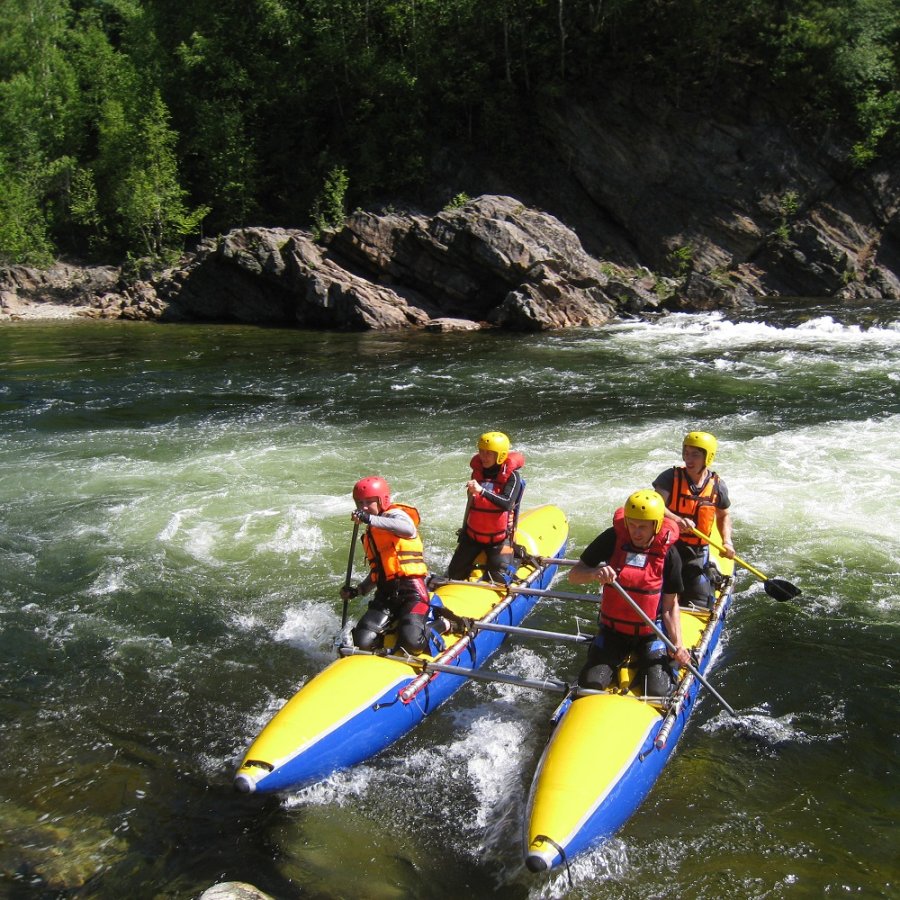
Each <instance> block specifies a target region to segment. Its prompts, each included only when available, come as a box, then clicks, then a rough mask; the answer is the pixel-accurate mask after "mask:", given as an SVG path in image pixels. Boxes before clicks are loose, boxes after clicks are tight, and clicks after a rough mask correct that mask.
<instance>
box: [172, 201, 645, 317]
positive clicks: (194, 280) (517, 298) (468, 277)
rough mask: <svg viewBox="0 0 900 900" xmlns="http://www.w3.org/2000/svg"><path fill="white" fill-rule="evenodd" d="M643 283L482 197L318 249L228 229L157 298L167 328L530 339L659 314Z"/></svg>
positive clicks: (507, 204) (271, 232) (558, 227)
mask: <svg viewBox="0 0 900 900" xmlns="http://www.w3.org/2000/svg"><path fill="white" fill-rule="evenodd" d="M642 278H643V273H638V274H637V275H636V274H634V273H631V272H629V271H627V270H625V269H622V268H620V267H616V266H612V265H608V264H607V265H604V264H602V263H600V262H599V261H598V260H595V259H593V258H592V257H591V256H589V255H588V254H587V253H585V251H584V248H583V247H582V246H581V243H580V241H579V240H578V237H577V235H576V234H575V233H574V232H573V231H572V230H571V229H570V228H567V227H566V226H564V225H563V224H562V223H561V222H559V220H558V219H556V218H554V217H553V216H551V215H549V214H548V213H545V212H540V211H537V210H533V209H528V208H526V207H524V206H522V204H521V203H519V202H518V201H517V200H515V199H513V198H511V197H497V196H485V197H480V198H478V199H475V200H472V201H470V202H469V203H467V204H465V205H464V206H462V207H460V208H456V209H451V210H445V211H442V212H439V213H437V214H436V215H434V216H430V217H429V216H425V215H422V214H417V213H396V212H388V213H383V214H376V213H373V212H362V211H360V212H356V213H354V214H353V215H352V216H350V217H349V218H348V220H347V222H346V223H345V225H344V227H343V228H341V229H340V230H339V231H337V232H336V233H334V234H332V235H329V236H328V238H327V239H326V240H325V241H324V242H323V243H321V244H320V243H316V242H315V241H313V240H312V237H311V236H310V234H309V233H307V232H304V231H301V230H291V229H283V228H243V229H238V230H235V231H231V232H229V233H228V234H226V235H224V236H223V237H222V238H220V239H218V240H216V241H207V242H206V243H205V244H204V245H203V246H202V247H201V248H200V250H199V251H198V253H197V254H196V255H195V256H194V257H193V258H192V259H191V260H190V261H188V262H187V264H186V265H184V266H182V267H181V268H180V269H178V270H175V271H173V272H169V273H167V275H166V277H165V278H164V279H161V280H160V282H159V284H158V286H157V290H158V293H159V294H160V296H163V297H164V298H165V299H166V301H167V303H168V304H169V306H168V309H167V310H166V313H165V316H166V317H167V318H170V319H178V318H180V319H185V318H189V319H206V320H229V321H242V322H256V323H267V324H281V325H290V324H292V325H301V326H303V327H308V328H334V329H384V328H409V327H426V326H429V325H430V323H432V322H435V321H437V320H443V321H446V320H447V319H455V320H465V321H470V322H477V323H485V324H490V325H495V326H500V327H504V328H508V329H515V330H525V331H534V330H541V329H545V328H566V327H570V326H573V325H603V324H604V323H606V322H608V321H609V320H610V319H611V318H612V317H613V316H615V315H616V314H617V313H618V312H619V311H621V310H627V311H628V312H630V313H639V312H641V311H643V310H647V309H652V308H655V307H656V306H658V305H659V303H660V298H659V297H658V296H657V295H656V294H655V293H653V292H652V291H651V290H648V289H647V288H646V287H644V286H642V283H641V279H642Z"/></svg>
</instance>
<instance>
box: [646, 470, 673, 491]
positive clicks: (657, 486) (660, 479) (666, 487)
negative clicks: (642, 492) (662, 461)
mask: <svg viewBox="0 0 900 900" xmlns="http://www.w3.org/2000/svg"><path fill="white" fill-rule="evenodd" d="M651 487H652V488H653V490H654V491H660V490H662V491H665V492H666V493H667V494H668V495H669V496H670V497H671V496H672V488H673V487H675V469H673V468H672V467H671V466H669V468H668V469H666V470H665V471H664V472H660V473H659V475H657V476H656V478H654V479H653V484H652V485H651Z"/></svg>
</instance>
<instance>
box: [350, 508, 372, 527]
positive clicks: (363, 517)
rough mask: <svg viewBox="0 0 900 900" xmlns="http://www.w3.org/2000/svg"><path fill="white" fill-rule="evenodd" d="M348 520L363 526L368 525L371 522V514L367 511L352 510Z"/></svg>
mask: <svg viewBox="0 0 900 900" xmlns="http://www.w3.org/2000/svg"><path fill="white" fill-rule="evenodd" d="M350 518H351V519H353V521H354V522H362V523H363V525H368V524H369V522H371V521H372V514H371V513H370V512H369V511H368V510H367V509H354V510H353V512H352V513H350Z"/></svg>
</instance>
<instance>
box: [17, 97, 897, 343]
mask: <svg viewBox="0 0 900 900" xmlns="http://www.w3.org/2000/svg"><path fill="white" fill-rule="evenodd" d="M541 120H542V122H543V128H542V130H541V132H540V134H539V135H538V136H537V138H536V142H537V144H540V156H541V172H542V173H543V177H541V178H536V179H535V180H534V181H533V182H530V183H527V184H525V183H522V182H521V181H520V182H518V183H514V182H510V181H508V180H507V178H506V176H505V174H504V173H503V172H498V171H496V167H495V168H494V169H493V170H491V169H486V170H484V171H479V172H478V174H473V173H472V171H471V169H470V170H469V172H468V174H466V169H465V168H464V164H460V165H457V166H456V167H455V168H453V169H452V171H449V172H445V173H443V175H444V177H446V178H447V179H448V183H450V182H455V183H459V182H460V181H462V182H463V183H469V182H472V183H478V184H480V185H487V186H489V187H491V188H492V189H497V191H498V192H497V193H491V194H484V195H481V196H479V197H477V198H475V199H474V200H469V201H468V202H465V203H457V204H454V205H453V208H447V209H444V210H442V211H439V212H436V213H431V214H427V213H423V212H418V211H402V212H397V211H390V210H388V211H385V210H381V211H357V212H355V213H353V214H352V215H350V216H349V217H348V219H347V220H346V222H345V224H344V226H343V227H342V228H341V229H339V230H337V231H335V232H334V233H331V234H328V235H325V236H324V237H323V238H322V239H321V240H318V241H316V240H313V237H312V235H311V234H310V233H309V232H308V231H303V230H300V229H289V228H243V229H236V230H234V231H231V232H229V233H227V234H225V235H221V236H219V237H217V238H215V239H207V240H205V241H203V242H202V243H201V244H200V246H199V247H198V248H197V249H196V250H195V251H194V252H192V253H190V254H188V255H186V256H185V257H184V258H183V259H182V260H181V262H180V263H179V265H178V266H177V267H175V268H173V269H170V270H168V271H166V272H163V273H161V274H158V275H156V276H154V277H147V278H145V279H143V280H136V279H130V280H128V279H125V278H124V277H123V276H122V274H121V272H118V271H117V270H115V269H109V268H102V269H80V268H77V267H71V266H62V265H61V266H57V267H55V268H54V269H53V270H50V271H47V272H33V271H31V270H26V269H21V268H15V269H7V270H3V271H0V313H4V314H5V315H6V316H7V317H15V316H16V315H21V314H24V311H25V309H26V308H29V309H31V310H32V311H33V309H34V308H35V305H36V304H39V303H41V302H44V303H46V301H54V302H55V303H56V304H57V306H59V305H60V304H66V305H68V307H69V308H77V309H78V310H79V311H81V312H83V313H84V314H87V315H92V316H97V317H110V318H114V317H122V318H151V319H163V320H171V321H177V320H217V321H239V322H253V323H264V324H275V325H285V326H299V327H305V328H326V329H383V328H425V327H428V328H436V329H437V328H459V327H482V326H483V325H490V326H496V327H501V328H508V329H517V330H539V329H546V328H565V327H570V326H575V325H589V326H597V325H602V324H603V323H605V322H607V321H609V319H610V318H612V317H614V316H617V315H621V314H629V315H643V314H647V313H651V312H654V311H659V310H660V309H709V308H728V307H734V306H737V305H747V304H750V303H752V302H753V298H754V297H761V296H773V295H774V296H779V295H780V296H804V297H822V298H829V299H834V298H838V299H846V300H858V299H866V298H887V299H900V215H898V210H900V165H898V161H897V160H886V161H882V162H880V163H879V164H876V165H873V166H871V167H870V168H869V169H867V170H865V171H860V170H856V169H854V168H853V167H852V166H850V165H849V164H848V163H847V162H846V159H847V156H848V148H847V147H846V146H842V145H841V144H840V143H839V142H837V141H835V140H833V139H831V138H829V137H828V136H820V138H819V139H818V140H817V141H815V142H813V141H811V140H810V138H809V137H808V136H804V135H802V134H801V133H800V132H799V131H798V130H797V129H794V128H793V127H792V126H791V124H790V123H785V122H784V121H782V120H780V119H779V117H778V116H777V115H776V114H775V113H774V112H773V111H771V110H767V109H762V108H760V109H747V110H743V111H742V115H741V117H740V118H739V119H737V118H734V116H731V117H728V116H726V115H724V114H721V113H718V114H717V115H711V114H709V113H708V112H705V111H704V110H693V111H689V110H681V109H676V108H673V107H672V106H671V105H665V104H663V103H661V102H658V101H656V100H654V99H653V98H648V97H647V96H643V97H635V96H633V95H627V96H626V95H622V94H618V95H617V94H614V93H611V94H609V95H608V96H607V95H604V96H602V97H597V98H592V99H591V101H590V102H585V101H581V102H569V103H567V104H565V105H560V106H559V107H558V108H552V109H547V110H545V111H544V113H543V115H542V117H541ZM499 191H502V193H500V192H499ZM544 210H548V211H544ZM564 223H565V224H564Z"/></svg>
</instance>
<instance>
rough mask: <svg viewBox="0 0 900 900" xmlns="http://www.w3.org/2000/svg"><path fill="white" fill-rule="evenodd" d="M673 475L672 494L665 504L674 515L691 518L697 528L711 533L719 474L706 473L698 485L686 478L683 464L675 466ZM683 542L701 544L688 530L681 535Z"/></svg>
mask: <svg viewBox="0 0 900 900" xmlns="http://www.w3.org/2000/svg"><path fill="white" fill-rule="evenodd" d="M674 469H675V477H674V479H673V481H672V494H671V496H670V497H669V502H668V503H667V504H666V506H668V507H669V509H671V510H672V512H673V513H675V514H676V515H679V516H682V517H683V518H688V519H693V520H694V521H695V522H696V523H697V530H698V531H702V532H703V533H704V534H711V533H712V527H713V523H714V522H715V521H716V507H717V505H718V503H719V476H718V475H716V473H715V472H709V473H707V476H706V479H705V480H704V482H703V484H702V485H700V486H699V487H698V486H697V485H696V484H694V483H693V482H692V481H691V479H690V478H688V474H687V470H686V469H685V467H684V466H675V467H674ZM681 541H682V542H683V543H685V544H702V543H703V541H701V540H700V538H698V537H697V536H696V535H694V534H691V533H690V532H688V533H687V534H682V535H681Z"/></svg>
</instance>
